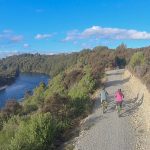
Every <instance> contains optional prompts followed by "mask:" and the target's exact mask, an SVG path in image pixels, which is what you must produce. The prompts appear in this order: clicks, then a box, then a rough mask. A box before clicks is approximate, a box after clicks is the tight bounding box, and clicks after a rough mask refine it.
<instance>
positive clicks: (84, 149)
mask: <svg viewBox="0 0 150 150" xmlns="http://www.w3.org/2000/svg"><path fill="white" fill-rule="evenodd" d="M123 72H124V70H114V71H108V72H107V76H108V81H107V83H106V90H107V91H108V93H109V107H108V111H107V113H106V114H102V110H101V108H100V99H99V92H98V93H97V101H96V103H95V107H94V111H93V113H92V114H91V115H89V116H88V117H87V118H86V119H85V120H84V123H83V125H82V129H81V132H80V135H79V137H78V138H76V142H75V150H135V149H136V140H135V133H134V128H133V127H132V125H131V124H130V118H131V115H132V113H131V112H130V111H131V110H132V108H133V107H132V108H131V107H130V100H129V99H127V100H126V101H125V103H124V109H125V111H124V113H123V114H122V116H121V117H120V118H119V117H118V116H117V113H116V110H115V103H114V92H115V91H116V90H117V89H118V88H122V89H123V85H124V83H126V82H128V80H129V79H128V78H126V79H123ZM123 90H126V89H123ZM125 97H126V95H125ZM139 105H140V104H139ZM130 114H131V115H130Z"/></svg>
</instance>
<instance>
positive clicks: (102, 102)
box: [100, 88, 108, 113]
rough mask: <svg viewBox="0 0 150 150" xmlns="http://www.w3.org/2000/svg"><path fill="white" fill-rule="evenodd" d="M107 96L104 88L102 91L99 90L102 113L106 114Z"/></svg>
mask: <svg viewBox="0 0 150 150" xmlns="http://www.w3.org/2000/svg"><path fill="white" fill-rule="evenodd" d="M107 96H108V92H107V91H106V90H105V88H103V89H102V90H101V93H100V97H101V104H102V106H103V113H105V112H106V109H107V106H108V102H107Z"/></svg>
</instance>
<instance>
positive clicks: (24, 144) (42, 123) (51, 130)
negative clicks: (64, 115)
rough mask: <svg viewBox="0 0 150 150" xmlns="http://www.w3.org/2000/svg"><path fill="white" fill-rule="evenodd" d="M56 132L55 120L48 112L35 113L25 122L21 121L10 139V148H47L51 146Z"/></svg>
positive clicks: (36, 149) (31, 149)
mask: <svg viewBox="0 0 150 150" xmlns="http://www.w3.org/2000/svg"><path fill="white" fill-rule="evenodd" d="M56 134H57V122H56V121H55V120H53V118H52V117H51V115H50V113H45V114H35V115H33V116H32V117H31V119H30V120H28V121H27V122H24V121H23V122H21V124H20V125H19V129H18V131H17V133H16V134H15V137H14V138H13V139H12V141H11V144H10V147H9V148H10V150H47V149H50V148H52V147H53V141H54V139H55V136H56Z"/></svg>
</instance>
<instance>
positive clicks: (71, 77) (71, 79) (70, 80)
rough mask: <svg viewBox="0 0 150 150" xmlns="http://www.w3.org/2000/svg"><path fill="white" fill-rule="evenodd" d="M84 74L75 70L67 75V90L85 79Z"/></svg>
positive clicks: (65, 82)
mask: <svg viewBox="0 0 150 150" xmlns="http://www.w3.org/2000/svg"><path fill="white" fill-rule="evenodd" d="M83 75H84V74H83V72H82V71H81V70H73V71H71V72H70V73H68V74H66V75H65V77H64V81H63V83H64V86H65V88H66V89H69V88H70V87H71V86H72V85H74V83H76V82H78V81H79V80H81V78H82V77H83Z"/></svg>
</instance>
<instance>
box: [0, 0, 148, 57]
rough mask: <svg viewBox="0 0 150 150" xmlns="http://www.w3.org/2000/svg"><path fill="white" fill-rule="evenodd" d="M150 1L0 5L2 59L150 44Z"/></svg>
mask: <svg viewBox="0 0 150 150" xmlns="http://www.w3.org/2000/svg"><path fill="white" fill-rule="evenodd" d="M149 6H150V1H141V0H0V55H8V54H9V55H11V54H15V53H22V52H40V53H48V54H51V53H62V52H71V51H79V50H81V49H83V48H92V47H94V46H98V45H105V46H108V47H111V48H115V47H116V46H118V45H119V44H120V43H122V42H124V43H125V44H127V46H128V47H143V46H149V45H150V16H149V14H150V10H149Z"/></svg>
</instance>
